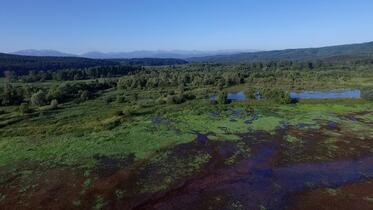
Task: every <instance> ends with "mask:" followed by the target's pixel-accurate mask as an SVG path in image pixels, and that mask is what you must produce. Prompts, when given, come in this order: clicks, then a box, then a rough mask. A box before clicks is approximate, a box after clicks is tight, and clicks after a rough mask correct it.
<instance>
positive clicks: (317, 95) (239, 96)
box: [210, 90, 361, 101]
mask: <svg viewBox="0 0 373 210" xmlns="http://www.w3.org/2000/svg"><path fill="white" fill-rule="evenodd" d="M254 96H255V98H256V100H260V99H262V96H261V95H260V93H259V92H257V93H256V94H255V95H254ZM289 97H290V98H292V99H338V98H360V97H361V91H360V90H329V91H308V90H305V91H292V92H290V93H289ZM227 98H228V100H232V101H244V100H246V98H247V97H246V94H245V92H244V91H239V92H230V93H228V96H227ZM216 99H217V96H212V97H211V98H210V100H212V101H215V100H216Z"/></svg>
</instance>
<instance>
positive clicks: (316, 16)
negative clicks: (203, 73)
mask: <svg viewBox="0 0 373 210" xmlns="http://www.w3.org/2000/svg"><path fill="white" fill-rule="evenodd" d="M366 41H373V1H372V0H0V51H1V52H12V51H16V50H21V49H55V50H60V51H65V52H70V53H81V52H86V51H92V50H98V51H104V52H108V51H132V50H158V49H160V50H172V49H181V50H193V49H195V50H218V49H283V48H299V47H311V46H325V45H335V44H345V43H357V42H366Z"/></svg>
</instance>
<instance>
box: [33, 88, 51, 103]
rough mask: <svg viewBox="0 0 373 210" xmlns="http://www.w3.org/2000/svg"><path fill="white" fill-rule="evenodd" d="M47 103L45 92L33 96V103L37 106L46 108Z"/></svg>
mask: <svg viewBox="0 0 373 210" xmlns="http://www.w3.org/2000/svg"><path fill="white" fill-rule="evenodd" d="M46 102H47V99H46V93H45V92H44V91H43V90H39V91H38V92H36V93H34V94H32V96H31V103H32V104H33V105H36V106H44V105H45V104H46Z"/></svg>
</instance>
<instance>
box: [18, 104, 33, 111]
mask: <svg viewBox="0 0 373 210" xmlns="http://www.w3.org/2000/svg"><path fill="white" fill-rule="evenodd" d="M18 109H19V111H20V112H21V113H23V114H27V113H31V112H32V109H31V108H30V105H29V104H28V103H22V104H21V105H19V108H18Z"/></svg>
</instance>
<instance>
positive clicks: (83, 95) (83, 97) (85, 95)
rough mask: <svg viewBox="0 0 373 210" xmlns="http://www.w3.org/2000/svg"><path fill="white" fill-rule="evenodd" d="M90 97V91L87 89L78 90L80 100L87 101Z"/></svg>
mask: <svg viewBox="0 0 373 210" xmlns="http://www.w3.org/2000/svg"><path fill="white" fill-rule="evenodd" d="M89 98H90V93H89V92H88V91H87V90H83V91H81V92H80V96H79V99H80V100H81V101H87V100H89Z"/></svg>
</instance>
